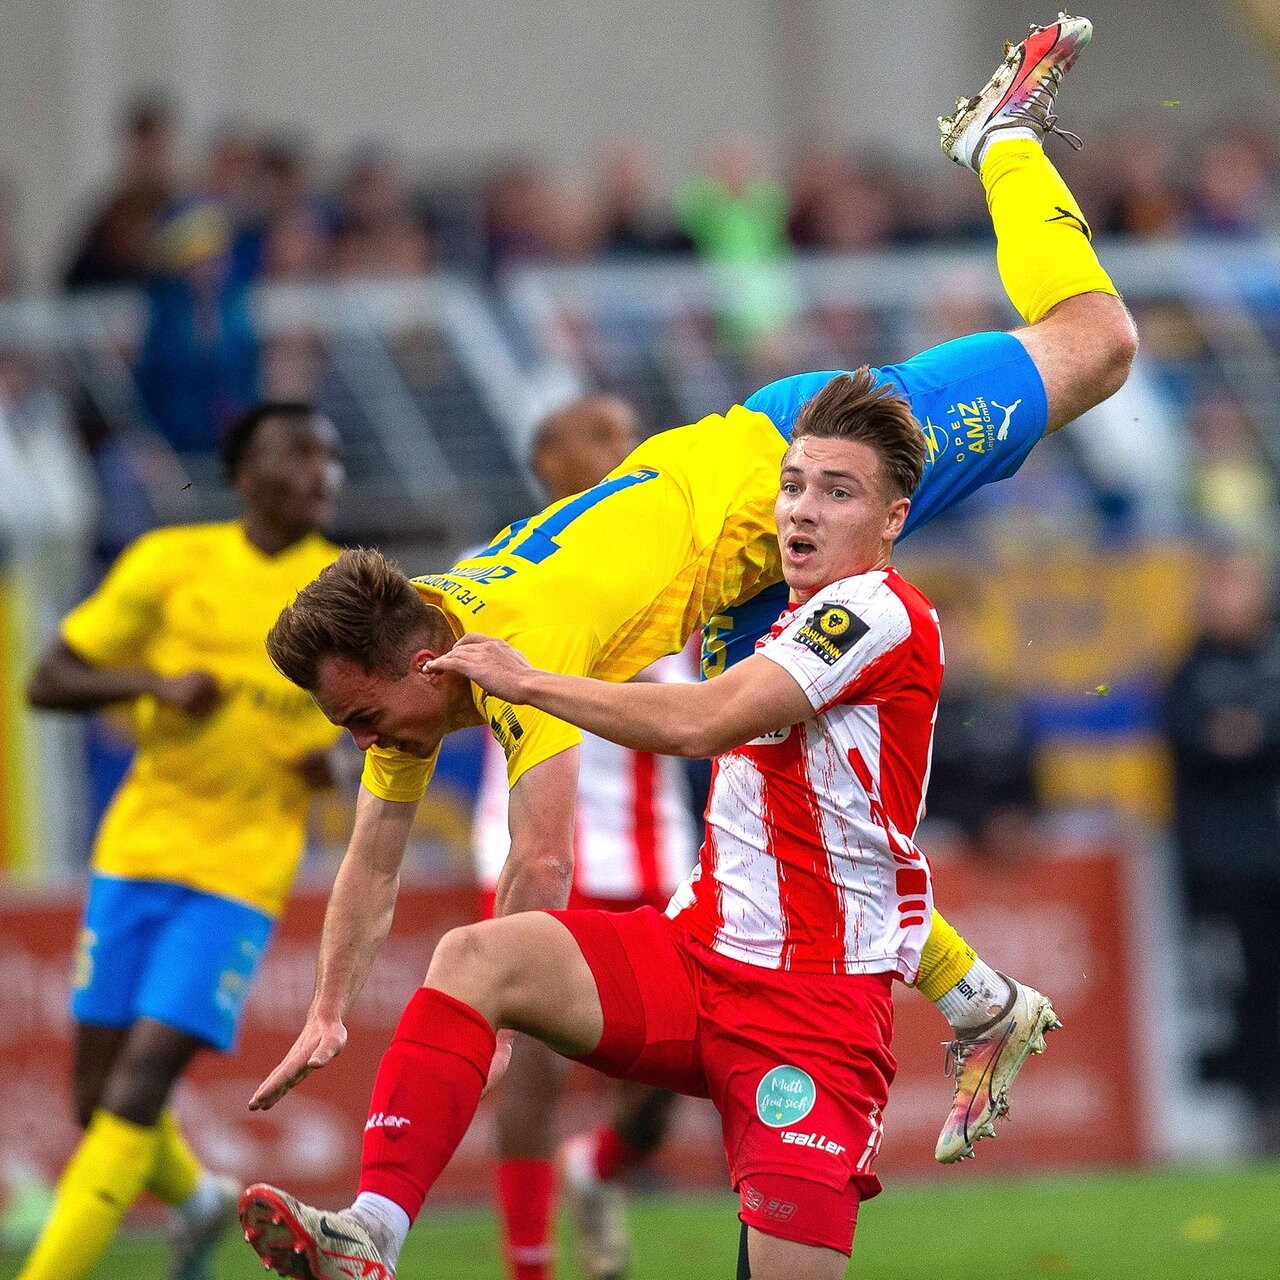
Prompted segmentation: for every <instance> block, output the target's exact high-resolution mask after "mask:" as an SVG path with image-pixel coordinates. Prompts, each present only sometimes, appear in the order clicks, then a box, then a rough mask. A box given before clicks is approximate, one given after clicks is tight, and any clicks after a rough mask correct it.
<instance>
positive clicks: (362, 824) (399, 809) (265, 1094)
mask: <svg viewBox="0 0 1280 1280" xmlns="http://www.w3.org/2000/svg"><path fill="white" fill-rule="evenodd" d="M417 807H418V806H417V804H416V803H412V804H406V803H403V802H400V801H394V800H380V799H379V798H378V797H377V796H375V795H373V794H372V793H371V792H369V791H367V790H365V789H364V788H363V787H362V788H361V789H360V795H359V798H358V799H357V801H356V821H355V829H354V831H353V832H352V834H351V843H350V844H349V845H348V846H347V852H346V854H345V855H344V857H343V859H342V865H341V866H340V867H339V868H338V874H337V877H336V879H335V880H334V885H333V892H332V893H331V894H330V896H329V906H328V909H327V910H326V911H325V917H324V931H323V933H322V934H321V937H320V958H319V962H318V964H317V971H316V993H315V997H314V998H313V999H312V1002H311V1009H310V1011H309V1012H308V1014H307V1021H306V1025H305V1026H304V1027H303V1028H302V1031H301V1033H300V1034H299V1036H298V1038H297V1040H296V1041H294V1044H293V1047H292V1048H291V1049H290V1050H289V1052H288V1053H287V1054H286V1055H285V1057H284V1059H283V1061H281V1063H280V1065H279V1066H278V1067H276V1069H275V1070H274V1071H273V1072H272V1073H271V1074H270V1075H269V1076H268V1077H267V1078H266V1079H265V1080H264V1081H263V1082H262V1084H261V1085H260V1086H259V1087H258V1090H257V1092H256V1093H255V1094H254V1095H253V1098H252V1099H251V1100H250V1102H249V1109H250V1110H251V1111H266V1110H268V1109H269V1108H271V1107H273V1106H275V1104H276V1103H277V1102H279V1101H280V1099H281V1098H283V1097H284V1095H285V1094H286V1093H288V1091H289V1090H290V1089H292V1088H293V1087H294V1086H295V1085H297V1084H300V1083H301V1082H302V1081H303V1080H305V1079H306V1078H307V1076H309V1075H310V1074H311V1073H312V1072H313V1071H315V1070H318V1069H319V1068H320V1067H323V1066H325V1065H326V1064H327V1063H329V1062H331V1061H332V1060H333V1059H334V1058H335V1057H337V1055H338V1054H339V1053H341V1052H342V1048H343V1046H344V1045H345V1044H346V1042H347V1029H346V1027H345V1026H344V1019H345V1017H346V1014H347V1010H348V1009H350V1008H351V1006H352V1004H353V1003H354V1002H355V999H356V997H357V996H358V995H359V994H360V990H361V988H362V987H363V986H364V983H365V979H366V978H368V976H369V970H370V969H371V968H372V966H373V962H374V959H375V958H376V957H377V954H378V952H379V951H380V950H381V948H382V944H383V942H384V941H385V940H386V937H387V934H388V933H389V932H390V929H391V918H392V915H393V914H394V912H395V903H396V895H397V893H398V892H399V888H400V865H401V863H402V862H403V861H404V854H405V849H406V848H407V846H408V843H409V830H410V828H411V827H412V825H413V815H414V812H415V810H416V809H417Z"/></svg>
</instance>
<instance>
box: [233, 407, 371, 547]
mask: <svg viewBox="0 0 1280 1280" xmlns="http://www.w3.org/2000/svg"><path fill="white" fill-rule="evenodd" d="M346 475H347V473H346V469H345V468H344V467H343V465H342V443H341V441H340V439H339V438H338V431H337V428H336V427H335V426H334V425H333V423H332V422H330V421H329V419H328V418H326V417H324V416H323V415H322V414H314V415H313V416H311V417H309V418H304V417H297V416H289V417H280V418H271V419H269V420H268V421H266V422H264V423H263V424H262V425H261V426H260V427H259V428H258V430H257V432H256V433H255V435H254V438H253V443H252V445H251V446H250V449H249V455H248V457H247V458H246V459H245V461H244V464H243V466H242V468H241V472H240V483H239V488H240V492H241V493H242V494H243V495H244V499H245V503H246V505H247V506H249V507H250V508H252V509H253V510H254V512H256V513H257V514H258V515H259V516H260V517H261V518H262V519H264V520H265V521H267V522H268V523H270V524H271V525H273V526H275V527H277V528H280V529H282V530H284V531H286V532H288V533H292V534H295V535H300V534H303V533H311V532H314V531H316V530H319V529H323V528H324V527H325V525H327V524H328V523H329V521H330V520H331V519H333V512H334V507H335V506H336V504H337V501H338V495H339V494H340V493H341V492H342V486H343V483H344V481H345V480H346Z"/></svg>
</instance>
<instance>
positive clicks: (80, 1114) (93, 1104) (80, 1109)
mask: <svg viewBox="0 0 1280 1280" xmlns="http://www.w3.org/2000/svg"><path fill="white" fill-rule="evenodd" d="M101 1093H102V1091H101V1090H100V1089H93V1090H89V1089H82V1088H80V1087H78V1086H77V1088H76V1096H75V1113H76V1124H78V1125H79V1126H80V1127H81V1128H82V1129H87V1128H88V1127H89V1121H90V1120H92V1119H93V1113H94V1112H95V1111H96V1110H97V1109H98V1099H99V1097H100V1096H101Z"/></svg>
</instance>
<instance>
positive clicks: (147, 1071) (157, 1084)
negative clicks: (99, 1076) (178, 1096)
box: [100, 1056, 173, 1127]
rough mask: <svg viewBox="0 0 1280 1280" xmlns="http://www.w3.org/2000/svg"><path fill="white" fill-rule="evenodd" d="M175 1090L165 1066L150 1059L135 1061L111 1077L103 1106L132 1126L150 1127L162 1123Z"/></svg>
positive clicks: (103, 1095)
mask: <svg viewBox="0 0 1280 1280" xmlns="http://www.w3.org/2000/svg"><path fill="white" fill-rule="evenodd" d="M172 1087H173V1077H172V1074H171V1073H170V1072H169V1071H168V1070H167V1068H166V1065H165V1064H164V1063H163V1062H161V1061H160V1060H158V1059H157V1058H155V1057H151V1056H147V1057H143V1058H138V1059H133V1060H129V1061H125V1062H122V1063H120V1064H119V1065H118V1066H117V1068H116V1069H115V1071H113V1072H112V1073H111V1079H110V1080H108V1081H107V1086H106V1088H105V1089H104V1090H103V1093H102V1098H101V1101H100V1105H101V1106H102V1107H103V1108H104V1109H105V1110H107V1111H110V1112H111V1114H112V1115H115V1116H119V1117H120V1119H121V1120H128V1121H129V1122H130V1124H137V1125H143V1126H144V1127H150V1126H151V1125H153V1124H155V1123H156V1121H157V1120H159V1118H160V1112H161V1111H163V1110H164V1104H165V1102H166V1101H167V1100H168V1097H169V1090H170V1089H171V1088H172Z"/></svg>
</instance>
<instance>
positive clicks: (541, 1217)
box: [498, 1156, 556, 1280]
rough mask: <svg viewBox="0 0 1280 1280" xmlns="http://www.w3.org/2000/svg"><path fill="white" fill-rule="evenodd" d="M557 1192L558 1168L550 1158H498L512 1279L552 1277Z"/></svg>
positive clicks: (533, 1279) (503, 1215)
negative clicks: (552, 1228) (553, 1215)
mask: <svg viewBox="0 0 1280 1280" xmlns="http://www.w3.org/2000/svg"><path fill="white" fill-rule="evenodd" d="M555 1194H556V1171H555V1165H554V1164H552V1162H551V1161H550V1160H543V1159H539V1158H537V1157H536V1156H535V1157H530V1158H526V1159H519V1160H500V1161H499V1162H498V1207H499V1210H500V1211H501V1213H502V1227H503V1232H504V1234H505V1235H506V1241H507V1254H506V1256H507V1274H508V1275H509V1276H510V1277H511V1278H512V1280H551V1275H552V1272H553V1269H554V1267H553V1264H554V1263H555V1247H554V1245H553V1244H552V1242H551V1229H550V1228H551V1217H552V1209H553V1206H554V1203H555Z"/></svg>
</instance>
